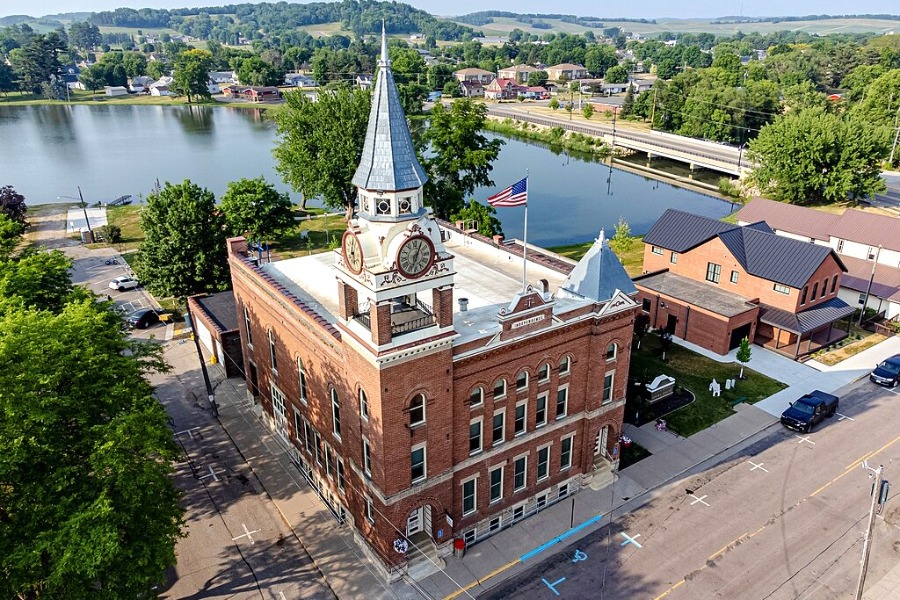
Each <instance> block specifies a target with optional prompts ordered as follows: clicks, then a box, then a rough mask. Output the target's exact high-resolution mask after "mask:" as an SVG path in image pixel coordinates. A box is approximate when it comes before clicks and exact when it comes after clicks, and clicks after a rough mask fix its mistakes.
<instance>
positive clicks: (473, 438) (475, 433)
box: [469, 417, 482, 454]
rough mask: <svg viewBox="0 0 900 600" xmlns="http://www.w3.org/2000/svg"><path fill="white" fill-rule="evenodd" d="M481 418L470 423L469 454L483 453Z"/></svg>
mask: <svg viewBox="0 0 900 600" xmlns="http://www.w3.org/2000/svg"><path fill="white" fill-rule="evenodd" d="M481 427H482V423H481V418H480V417H479V418H477V419H472V420H471V421H469V454H477V453H479V452H481Z"/></svg>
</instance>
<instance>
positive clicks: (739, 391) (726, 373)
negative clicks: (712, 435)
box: [630, 333, 787, 437]
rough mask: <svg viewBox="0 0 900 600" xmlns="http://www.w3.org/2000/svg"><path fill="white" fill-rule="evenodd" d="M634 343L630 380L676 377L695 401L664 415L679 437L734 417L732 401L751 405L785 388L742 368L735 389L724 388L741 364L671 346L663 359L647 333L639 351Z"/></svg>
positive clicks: (655, 341)
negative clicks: (714, 385)
mask: <svg viewBox="0 0 900 600" xmlns="http://www.w3.org/2000/svg"><path fill="white" fill-rule="evenodd" d="M636 346H637V344H633V346H632V353H631V373H630V377H631V379H632V380H638V381H641V382H645V383H649V382H650V381H652V380H653V378H655V377H656V376H657V375H661V374H666V375H669V376H671V377H674V378H675V382H676V385H679V386H682V387H684V388H687V389H688V390H690V391H691V392H693V393H694V396H695V397H696V399H695V400H694V401H693V402H692V403H691V404H689V405H687V406H685V407H684V408H680V409H678V410H676V411H674V412H671V413H669V414H668V415H666V417H665V419H666V423H667V424H668V426H669V429H672V430H674V431H676V432H677V433H678V434H680V435H682V436H685V437H687V436H690V435H693V434H695V433H697V432H698V431H702V430H703V429H706V428H707V427H709V426H710V425H713V424H715V423H718V422H719V421H721V420H722V419H724V418H726V417H729V416H731V415H732V414H734V409H733V408H732V401H733V400H735V399H736V398H739V397H741V396H744V397H746V398H747V400H746V402H748V403H750V404H752V403H754V402H759V401H760V400H762V399H764V398H768V397H769V396H771V395H772V394H774V393H776V392H778V391H780V390H783V389H784V388H785V387H787V386H786V385H784V384H783V383H781V382H779V381H775V380H774V379H770V378H769V377H766V376H765V375H763V374H761V373H757V372H756V371H753V370H751V369H748V368H745V369H744V379H742V380H739V381H738V382H737V386H736V387H735V388H734V389H731V390H726V389H725V380H726V379H732V378H736V377H737V376H738V374H739V373H740V371H741V367H740V364H737V363H720V362H716V361H714V360H712V359H709V358H706V357H705V356H702V355H700V354H696V353H694V352H691V351H690V350H687V349H686V348H682V347H681V346H678V345H676V344H672V345H671V346H670V348H669V349H668V351H667V352H666V360H665V362H663V360H662V344H661V342H660V339H659V336H657V335H654V334H652V333H648V334H646V335H645V336H644V339H643V343H642V344H641V348H640V349H635V347H636ZM714 378H715V380H716V381H718V382H719V383H720V384H721V385H722V395H721V396H719V397H718V398H713V396H712V393H711V392H710V391H709V384H710V382H711V381H712V380H713V379H714Z"/></svg>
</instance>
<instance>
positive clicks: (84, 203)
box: [78, 185, 94, 241]
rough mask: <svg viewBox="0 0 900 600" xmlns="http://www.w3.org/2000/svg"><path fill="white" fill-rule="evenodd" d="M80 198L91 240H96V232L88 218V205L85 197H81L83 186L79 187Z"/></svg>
mask: <svg viewBox="0 0 900 600" xmlns="http://www.w3.org/2000/svg"><path fill="white" fill-rule="evenodd" d="M78 197H79V198H80V199H81V211H82V212H83V213H84V223H85V224H86V225H87V228H88V233H90V234H91V240H92V241H93V239H94V230H93V229H91V221H90V219H88V216H87V203H86V202H85V201H84V196H82V195H81V186H80V185H79V186H78Z"/></svg>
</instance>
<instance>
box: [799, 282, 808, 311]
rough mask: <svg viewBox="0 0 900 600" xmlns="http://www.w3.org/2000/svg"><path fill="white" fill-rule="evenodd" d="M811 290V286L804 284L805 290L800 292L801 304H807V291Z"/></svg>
mask: <svg viewBox="0 0 900 600" xmlns="http://www.w3.org/2000/svg"><path fill="white" fill-rule="evenodd" d="M808 291H809V288H808V287H806V286H803V292H802V293H801V294H800V306H803V305H804V304H806V293H807V292H808Z"/></svg>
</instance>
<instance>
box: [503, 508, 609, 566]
mask: <svg viewBox="0 0 900 600" xmlns="http://www.w3.org/2000/svg"><path fill="white" fill-rule="evenodd" d="M602 518H603V515H597V516H596V517H591V518H590V519H588V520H587V521H585V522H584V523H582V524H581V525H579V526H577V527H573V528H572V529H570V530H568V531H567V532H565V533H564V534H562V535H558V536H556V537H555V538H553V539H552V540H550V541H549V542H547V543H545V544H541V545H540V546H538V547H537V548H535V549H534V550H532V551H531V552H526V553H525V554H523V555H522V556H520V557H519V560H520V561H521V562H525V561H526V560H528V559H529V558H531V557H532V556H535V555H537V554H540V553H541V552H543V551H544V550H546V549H547V548H549V547H550V546H552V545H554V544H557V543H559V542H561V541H563V540H564V539H566V538H567V537H569V536H571V535H573V534H575V533H578V532H579V531H581V530H582V529H584V528H585V527H587V526H588V525H591V524H593V523H596V522H597V521H599V520H600V519H602Z"/></svg>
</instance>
